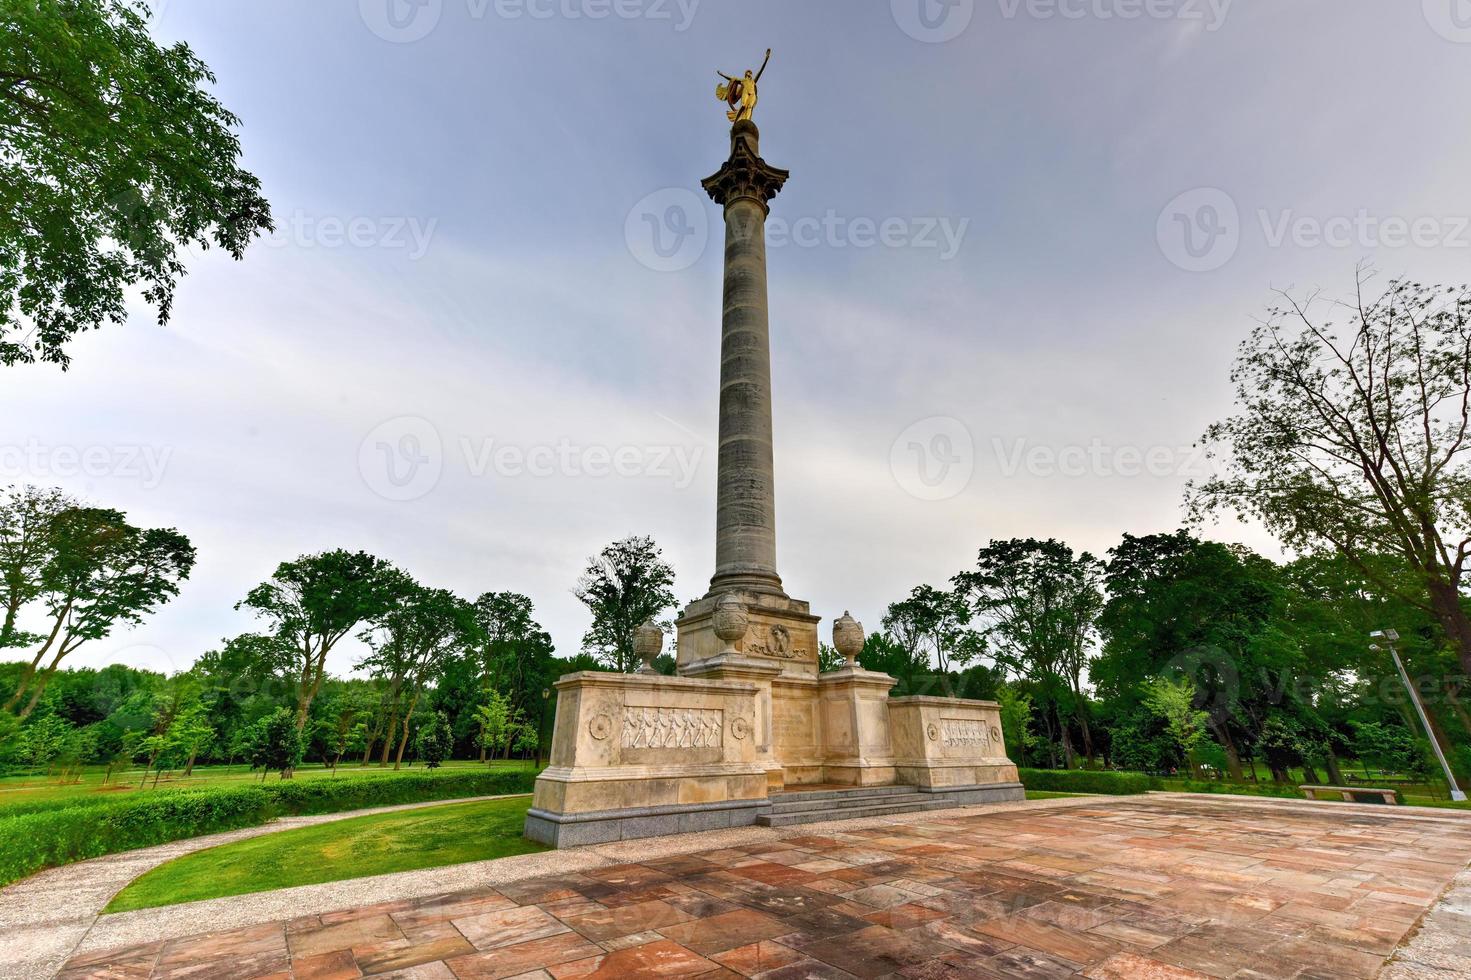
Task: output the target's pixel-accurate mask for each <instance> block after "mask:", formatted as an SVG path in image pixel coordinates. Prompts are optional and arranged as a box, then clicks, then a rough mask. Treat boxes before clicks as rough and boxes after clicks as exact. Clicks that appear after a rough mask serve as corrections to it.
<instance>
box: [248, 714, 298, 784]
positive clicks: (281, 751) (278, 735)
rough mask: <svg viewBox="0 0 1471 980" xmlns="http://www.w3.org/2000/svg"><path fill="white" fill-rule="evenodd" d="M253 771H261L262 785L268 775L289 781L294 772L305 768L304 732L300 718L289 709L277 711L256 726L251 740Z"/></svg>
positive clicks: (250, 750)
mask: <svg viewBox="0 0 1471 980" xmlns="http://www.w3.org/2000/svg"><path fill="white" fill-rule="evenodd" d="M249 753H250V756H249V757H250V768H252V769H256V768H259V769H260V770H261V782H265V780H266V775H267V774H268V773H272V772H279V773H280V774H281V778H282V779H289V778H290V775H291V772H292V771H293V770H294V769H295V768H296V767H297V766H298V765H300V764H301V755H302V744H301V732H300V731H299V730H298V729H297V727H296V716H295V714H294V713H293V712H292V711H291V709H289V708H277V709H276V710H275V711H273V712H271V713H270V714H269V715H267V716H266V717H264V718H262V719H261V720H260V721H258V722H256V724H255V726H254V729H253V730H252V733H251V738H250V740H249Z"/></svg>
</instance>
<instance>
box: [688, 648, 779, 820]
mask: <svg viewBox="0 0 1471 980" xmlns="http://www.w3.org/2000/svg"><path fill="white" fill-rule="evenodd" d="M680 673H681V674H682V676H684V677H688V678H690V679H692V680H702V681H731V682H734V683H743V684H749V685H751V686H752V687H754V688H756V723H755V726H754V729H755V730H754V733H753V736H752V738H753V741H754V742H755V745H756V762H757V763H759V764H760V765H761V767H762V768H763V769H765V770H766V788H767V791H768V792H771V793H777V792H780V791H781V789H782V787H783V785H785V782H786V780H785V777H784V776H783V773H782V765H781V763H780V762H778V761H777V759H776V741H775V738H774V736H773V731H772V719H773V713H772V707H771V682H772V680H774V679H775V678H776V677H777V675H779V674H780V673H781V667H779V666H777V665H776V664H773V663H769V662H767V661H764V660H756V659H754V658H751V657H743V656H741V655H740V654H723V655H719V656H715V657H711V658H710V659H708V660H704V661H702V662H700V663H697V664H692V665H691V666H690V667H688V668H687V669H684V670H682V671H681V672H680Z"/></svg>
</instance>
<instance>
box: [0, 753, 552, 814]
mask: <svg viewBox="0 0 1471 980" xmlns="http://www.w3.org/2000/svg"><path fill="white" fill-rule="evenodd" d="M490 765H491V766H493V767H495V768H508V769H530V768H532V766H533V765H534V763H533V762H531V761H530V760H526V761H523V760H520V759H513V760H510V761H494V762H491V763H490ZM483 768H484V766H483V765H482V764H481V763H479V762H475V761H455V762H446V763H444V765H443V766H442V767H441V770H442V771H455V770H460V769H483ZM393 771H394V770H393V767H392V766H389V767H386V768H383V769H379V768H378V765H377V763H370V764H369V765H366V766H359V765H357V764H356V763H353V764H350V765H348V764H344V765H341V766H339V767H338V768H337V771H336V772H335V773H334V772H333V771H332V770H331V769H328V768H327V767H326V766H323V765H321V764H316V765H302V766H301V767H299V768H298V769H297V770H296V774H295V778H296V779H332V778H335V777H339V776H354V775H358V774H362V773H391V772H393ZM399 771H401V772H423V771H424V768H423V767H422V766H415V767H413V768H409V767H407V766H405V767H404V769H402V770H399ZM105 775H106V770H105V769H103V768H102V767H100V766H89V767H88V768H87V769H86V770H85V771H83V772H82V774H81V778H80V779H79V780H78V781H76V782H68V783H66V784H62V783H61V782H60V781H59V780H58V778H57V777H56V776H49V777H48V776H43V775H34V776H4V777H0V816H3V815H4V812H5V808H6V807H7V806H9V805H12V804H16V803H30V802H33V801H39V800H58V799H70V798H73V797H88V796H93V797H95V796H108V797H112V798H118V797H123V796H126V795H128V794H129V793H133V792H136V791H138V790H139V789H140V788H142V789H145V790H147V789H152V788H153V774H152V773H150V774H149V776H148V781H147V783H146V784H144V782H143V771H142V770H141V769H133V770H130V771H128V772H122V773H118V772H114V773H113V775H112V779H111V780H110V781H109V782H108V783H107V784H105V785H104V784H103V782H102V780H103V777H104V776H105ZM260 775H261V774H260V772H258V771H257V772H251V771H250V769H249V768H248V767H246V766H244V765H236V766H196V767H195V768H194V773H193V775H191V776H190V778H188V779H185V778H183V774H182V773H181V772H173V773H164V775H163V776H162V778H160V779H159V781H158V788H159V789H166V788H167V789H198V788H200V787H205V786H211V787H212V786H249V785H252V784H255V783H259V782H260ZM266 778H267V779H268V780H274V779H276V778H277V777H276V776H275V775H274V774H272V775H270V776H267V777H266Z"/></svg>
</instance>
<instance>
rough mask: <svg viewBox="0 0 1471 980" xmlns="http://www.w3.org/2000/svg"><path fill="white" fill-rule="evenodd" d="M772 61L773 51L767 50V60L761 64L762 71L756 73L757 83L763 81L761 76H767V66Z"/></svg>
mask: <svg viewBox="0 0 1471 980" xmlns="http://www.w3.org/2000/svg"><path fill="white" fill-rule="evenodd" d="M770 61H771V49H770V48H767V49H766V60H765V61H763V62H761V70H760V71H758V72H757V73H756V81H758V82H759V81H761V76H762V75H764V74H766V66H767V64H769V63H770Z"/></svg>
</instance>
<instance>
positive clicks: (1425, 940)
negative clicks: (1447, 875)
mask: <svg viewBox="0 0 1471 980" xmlns="http://www.w3.org/2000/svg"><path fill="white" fill-rule="evenodd" d="M1468 974H1471V870H1467V871H1465V872H1463V873H1462V874H1461V875H1460V876H1459V877H1457V878H1456V880H1455V881H1454V882H1452V884H1451V887H1450V888H1449V889H1448V890H1447V891H1446V893H1445V895H1444V896H1442V898H1441V900H1440V904H1439V905H1437V906H1436V907H1435V909H1434V910H1433V911H1431V913H1430V914H1429V915H1427V916H1426V917H1425V918H1424V920H1423V921H1422V922H1421V923H1420V931H1419V932H1417V933H1416V934H1415V936H1414V938H1412V939H1411V940H1410V941H1409V942H1408V943H1406V944H1405V945H1404V946H1403V947H1401V948H1400V951H1399V952H1398V953H1397V954H1396V955H1395V957H1394V961H1393V962H1391V963H1390V964H1389V965H1388V966H1387V967H1385V968H1384V972H1383V973H1381V974H1379V976H1380V980H1453V978H1456V977H1465V976H1467V975H1468Z"/></svg>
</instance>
